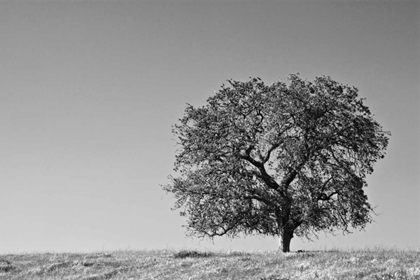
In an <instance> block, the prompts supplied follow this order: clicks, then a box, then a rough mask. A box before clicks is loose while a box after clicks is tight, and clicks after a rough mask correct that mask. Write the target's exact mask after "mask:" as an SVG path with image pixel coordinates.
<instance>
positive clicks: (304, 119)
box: [164, 74, 389, 251]
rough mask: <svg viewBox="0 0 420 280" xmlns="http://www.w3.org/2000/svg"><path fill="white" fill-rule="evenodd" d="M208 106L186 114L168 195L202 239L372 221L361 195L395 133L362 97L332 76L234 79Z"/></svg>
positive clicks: (285, 236)
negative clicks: (265, 80)
mask: <svg viewBox="0 0 420 280" xmlns="http://www.w3.org/2000/svg"><path fill="white" fill-rule="evenodd" d="M228 83H229V84H228V85H227V86H226V85H223V86H222V87H221V89H220V90H219V91H218V92H217V93H215V95H214V96H212V97H210V98H208V100H207V103H206V105H204V106H202V107H198V108H196V107H193V106H192V105H189V104H188V105H187V108H186V110H185V113H184V116H183V117H182V118H181V119H180V120H179V123H178V124H176V125H175V126H174V127H173V133H174V135H175V136H176V137H177V140H178V144H179V148H180V149H179V151H178V153H177V154H176V160H175V168H174V169H175V171H176V174H177V175H176V177H171V183H170V184H168V185H166V186H164V189H165V190H167V191H168V192H171V193H173V195H174V196H175V198H176V204H175V209H181V211H182V212H181V214H182V215H185V216H186V217H187V226H186V227H187V232H188V233H189V234H191V235H194V236H198V237H206V236H207V237H211V238H212V237H214V236H222V235H227V236H230V237H236V236H237V235H238V234H240V233H243V234H261V235H270V236H280V237H281V238H282V240H283V251H289V244H288V243H290V239H291V238H292V237H293V235H294V234H295V235H297V236H301V237H302V236H305V237H309V236H310V235H311V234H313V233H317V232H319V231H326V232H331V233H333V232H334V231H335V230H336V229H339V230H343V231H344V232H348V231H349V227H351V228H355V229H362V228H364V227H365V225H366V224H367V223H369V222H371V221H372V217H371V213H372V211H373V210H372V207H371V205H370V204H369V203H368V200H367V196H366V195H365V193H364V191H363V187H364V186H367V183H366V175H368V174H370V173H372V172H373V165H374V163H375V162H376V161H377V160H378V159H380V158H383V157H384V154H385V149H386V147H387V144H388V138H389V132H386V131H384V130H383V129H382V127H381V125H379V123H378V122H377V121H375V120H374V118H373V115H372V114H371V112H370V110H369V108H368V107H367V106H365V105H364V103H363V99H361V98H358V89H357V88H355V87H351V86H348V85H343V84H340V83H338V82H336V81H334V80H332V79H331V78H330V77H326V76H323V77H317V78H316V79H315V80H314V81H313V82H309V81H306V80H303V79H301V78H300V76H299V75H298V74H293V75H290V76H289V78H288V82H287V83H284V82H276V83H274V84H272V85H270V86H267V85H265V84H264V83H263V82H262V81H261V80H260V79H259V78H251V79H250V80H249V81H246V82H240V81H234V80H229V81H228Z"/></svg>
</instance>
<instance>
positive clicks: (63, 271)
mask: <svg viewBox="0 0 420 280" xmlns="http://www.w3.org/2000/svg"><path fill="white" fill-rule="evenodd" d="M0 279H44V280H50V279H83V280H101V279H171V280H172V279H238V280H239V279H253V280H286V279H288V280H291V279H375V280H377V279H385V280H388V279H420V252H418V251H401V250H388V249H372V250H349V251H338V250H337V251H311V252H300V253H288V254H283V253H280V252H252V253H251V252H210V251H208V252H202V251H193V250H181V251H174V250H161V251H115V252H101V253H88V254H74V253H66V254H65V253H42V254H34V253H27V254H7V255H0Z"/></svg>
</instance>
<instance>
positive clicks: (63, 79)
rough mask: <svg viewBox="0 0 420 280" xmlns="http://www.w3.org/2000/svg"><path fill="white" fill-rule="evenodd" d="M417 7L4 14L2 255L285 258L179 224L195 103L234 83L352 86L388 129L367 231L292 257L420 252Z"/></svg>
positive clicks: (258, 245)
mask: <svg viewBox="0 0 420 280" xmlns="http://www.w3.org/2000/svg"><path fill="white" fill-rule="evenodd" d="M419 15H420V4H419V2H417V1H412V2H406V1H395V2H386V1H381V2H379V1H369V2H368V1H352V2H350V1H314V2H309V1H293V2H292V1H290V2H288V1H277V2H276V1H254V2H251V1H175V0H174V1H115V2H112V1H99V0H98V1H0V127H1V130H0V190H1V196H0V253H8V252H33V251H56V252H58V251H92V250H96V251H97V250H113V249H128V248H130V249H159V248H202V249H220V248H226V249H243V250H274V249H277V246H278V243H277V240H275V239H273V238H258V237H256V238H250V237H248V238H246V239H238V240H234V241H230V240H225V239H224V238H218V239H215V240H214V243H211V242H207V241H201V242H200V240H195V239H190V238H186V237H185V235H184V229H183V228H182V227H181V226H182V224H184V219H183V218H182V217H179V214H178V213H177V212H174V211H171V210H170V208H171V207H172V206H173V203H174V200H173V199H172V198H171V197H170V196H167V195H166V194H165V193H164V192H163V191H162V190H161V187H160V186H159V184H165V183H168V180H167V176H168V175H169V174H171V172H172V167H173V161H174V154H175V150H176V145H175V141H174V137H173V136H172V134H171V126H172V125H173V124H175V123H176V122H177V121H178V119H179V118H180V117H182V115H183V110H184V109H185V107H186V105H185V104H186V103H187V102H188V103H191V104H193V105H196V106H199V105H203V104H204V102H205V100H206V99H207V97H209V96H210V95H212V94H213V92H214V91H216V90H218V89H219V88H220V86H221V84H223V83H224V82H225V81H226V80H227V79H230V78H233V79H238V80H242V81H243V80H246V79H248V77H254V76H259V77H261V78H262V79H263V80H264V81H265V82H266V83H267V84H271V83H273V82H275V81H278V80H285V79H286V77H287V75H288V74H289V73H296V72H300V73H301V76H302V77H304V78H306V79H308V80H313V79H314V78H315V76H321V75H330V76H331V77H332V78H333V79H335V80H337V81H338V82H341V83H344V84H349V85H352V86H356V87H358V88H359V90H360V92H359V94H360V96H361V97H366V98H367V100H366V104H367V105H368V106H369V107H370V108H371V111H372V112H373V113H374V114H375V116H376V119H377V120H378V121H379V123H381V124H382V125H383V126H384V129H385V130H389V131H391V132H392V136H391V140H390V144H389V147H388V151H387V156H386V157H385V159H383V160H382V161H380V162H378V163H377V164H376V168H375V172H374V173H373V175H371V176H370V177H369V178H368V182H369V187H368V188H367V189H366V192H367V194H368V196H369V199H370V202H371V203H372V205H377V206H378V207H377V208H376V211H377V213H378V214H380V215H379V216H377V217H376V218H375V220H376V223H373V224H370V225H368V226H367V228H366V231H364V232H355V233H354V234H352V235H347V236H344V237H343V236H342V234H340V233H339V234H338V235H337V236H336V237H334V236H329V237H328V238H326V237H325V235H324V234H323V233H321V234H320V238H319V240H316V239H315V242H313V243H312V242H307V241H305V242H303V241H301V240H300V239H299V238H294V239H293V240H292V245H291V246H292V250H297V249H311V248H312V249H324V248H335V247H339V248H350V247H352V248H364V247H366V246H369V247H373V246H376V245H379V246H390V247H394V246H395V247H399V248H403V249H406V248H417V249H419V247H420V239H419V236H420V222H419V221H420V219H419V213H420V209H419V206H418V204H419V203H420V193H419V181H420V180H419V174H420V165H419V158H420V153H419V151H420V149H419V144H418V143H420V139H419V138H420V137H419V128H420V125H419V120H420V116H419V105H420V103H419V89H420V87H419V74H420V70H419V65H420V63H419V62H420V61H419V46H420V43H419V38H420V36H419V34H420V32H419V28H420V20H419V19H420V17H419Z"/></svg>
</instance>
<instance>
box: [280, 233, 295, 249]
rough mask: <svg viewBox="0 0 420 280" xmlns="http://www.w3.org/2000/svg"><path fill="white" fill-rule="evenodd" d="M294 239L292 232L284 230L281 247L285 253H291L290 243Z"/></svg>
mask: <svg viewBox="0 0 420 280" xmlns="http://www.w3.org/2000/svg"><path fill="white" fill-rule="evenodd" d="M292 238H293V231H292V230H286V229H285V230H283V231H282V233H281V236H280V246H281V250H282V252H283V253H288V252H290V241H291V240H292Z"/></svg>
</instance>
